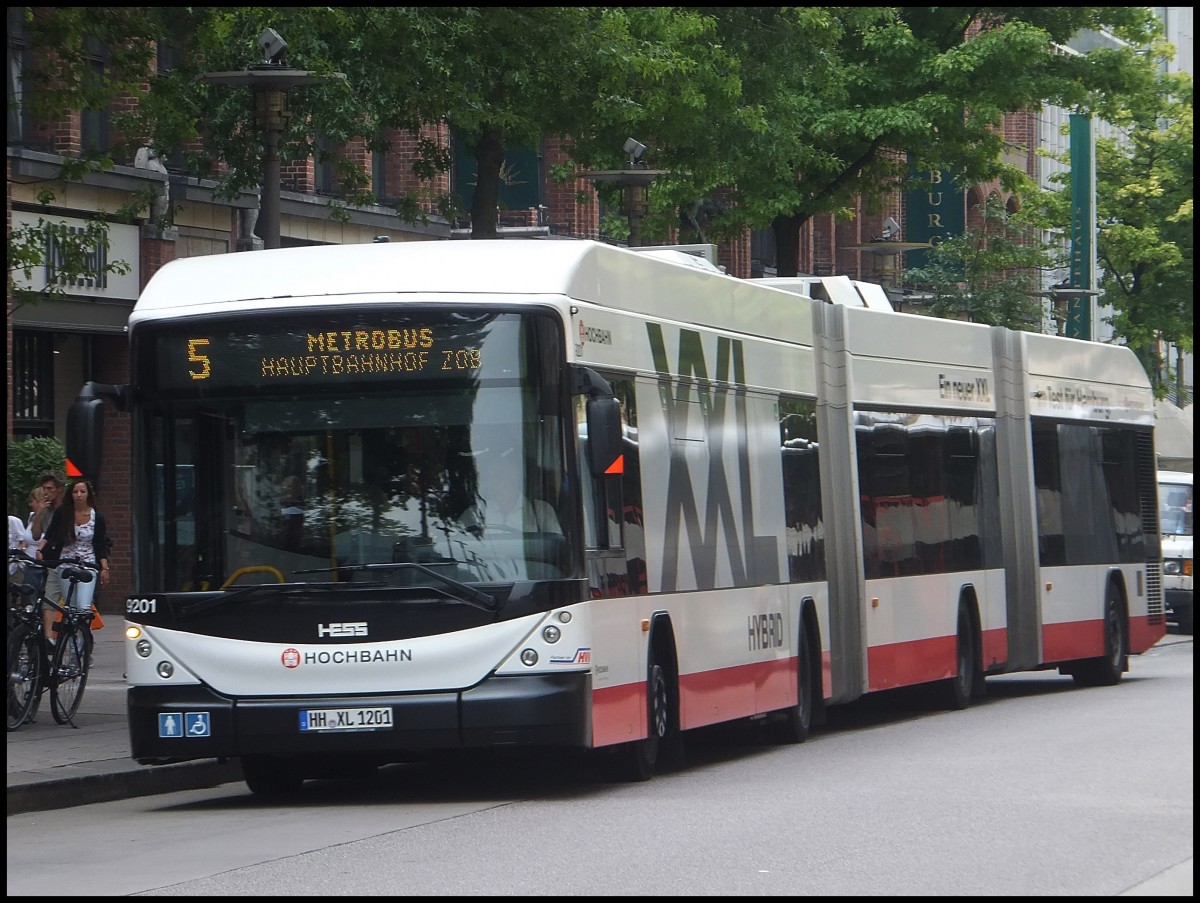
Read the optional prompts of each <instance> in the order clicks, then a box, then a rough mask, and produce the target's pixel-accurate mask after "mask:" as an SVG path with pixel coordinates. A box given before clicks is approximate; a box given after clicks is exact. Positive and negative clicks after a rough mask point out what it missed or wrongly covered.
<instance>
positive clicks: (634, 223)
mask: <svg viewBox="0 0 1200 903" xmlns="http://www.w3.org/2000/svg"><path fill="white" fill-rule="evenodd" d="M625 152H626V153H627V154H629V162H628V163H626V164H625V165H624V166H622V167H621V168H620V169H602V170H597V171H596V172H585V173H584V174H583V178H585V179H589V180H590V181H592V182H607V183H609V184H610V185H616V186H617V187H618V188H620V189H621V208H622V209H621V212H622V213H624V214H625V217H626V218H627V219H628V220H629V247H631V248H637V247H640V246H641V244H642V219H643V218H644V217H645V216H646V189H647V188H649V187H650V183H652V182H653V181H654V180H655V179H658V178H661V177H662V176H665V175H667V174H668V173H667V170H665V169H647V168H646V164H645V162H644V161H643V160H642V156H643V155H644V154H645V153H646V145H644V144H642V143H641V142H640V141H636V140H634V139H633V138H630V139H628V140H627V141H626V142H625Z"/></svg>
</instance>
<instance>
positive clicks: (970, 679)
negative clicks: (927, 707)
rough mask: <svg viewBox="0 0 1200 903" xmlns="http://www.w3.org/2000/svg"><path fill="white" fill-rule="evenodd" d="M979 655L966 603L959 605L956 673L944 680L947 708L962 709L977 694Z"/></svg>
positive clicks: (955, 648) (943, 687) (943, 688)
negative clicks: (976, 682)
mask: <svg viewBox="0 0 1200 903" xmlns="http://www.w3.org/2000/svg"><path fill="white" fill-rule="evenodd" d="M978 659H979V656H978V654H977V653H976V651H975V628H974V626H973V625H972V623H971V615H970V613H969V612H968V611H967V606H966V605H959V606H958V630H957V631H956V633H955V639H954V665H955V672H956V673H955V675H954V676H953V677H950V678H947V679H946V680H945V681H943V682H942V699H943V702H944V705H945V707H946V708H948V709H951V710H952V711H961V710H963V709H965V708H967V707H968V706H969V705H970V704H971V699H972V698H973V697H974V695H975V675H976V674H977V673H978V670H979V667H978Z"/></svg>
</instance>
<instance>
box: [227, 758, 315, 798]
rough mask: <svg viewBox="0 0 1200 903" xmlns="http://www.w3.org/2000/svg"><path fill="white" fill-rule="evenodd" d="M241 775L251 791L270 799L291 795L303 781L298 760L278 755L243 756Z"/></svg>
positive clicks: (302, 773)
mask: <svg viewBox="0 0 1200 903" xmlns="http://www.w3.org/2000/svg"><path fill="white" fill-rule="evenodd" d="M242 777H243V779H245V781H246V786H247V787H249V788H250V792H251V793H253V794H254V795H255V796H264V797H269V798H271V799H281V798H285V797H289V796H292V795H294V794H295V793H296V792H297V791H299V789H300V785H301V784H303V783H304V772H303V770H302V769H301V767H300V762H299V761H297V760H296V759H283V758H279V757H278V756H243V757H242Z"/></svg>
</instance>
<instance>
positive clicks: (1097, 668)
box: [1071, 586, 1129, 687]
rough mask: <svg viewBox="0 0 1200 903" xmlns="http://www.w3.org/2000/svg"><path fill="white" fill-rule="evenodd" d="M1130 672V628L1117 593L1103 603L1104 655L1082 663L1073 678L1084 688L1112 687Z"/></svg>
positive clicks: (1075, 670) (1110, 588)
mask: <svg viewBox="0 0 1200 903" xmlns="http://www.w3.org/2000/svg"><path fill="white" fill-rule="evenodd" d="M1128 670H1129V626H1128V624H1127V623H1126V620H1125V611H1124V608H1123V607H1122V605H1121V599H1120V596H1119V595H1118V593H1117V591H1116V589H1114V588H1113V587H1111V586H1110V587H1109V589H1108V595H1107V597H1106V598H1105V600H1104V655H1102V656H1100V657H1099V658H1093V659H1088V660H1087V661H1084V662H1080V663H1079V664H1078V665H1077V666H1076V667H1075V668H1074V669H1073V670H1072V672H1071V676H1072V677H1073V678H1074V679H1075V683H1077V684H1078V685H1079V686H1081V687H1112V686H1116V685H1117V684H1119V683H1120V682H1121V676H1122V675H1123V674H1124V673H1125V672H1126V671H1128Z"/></svg>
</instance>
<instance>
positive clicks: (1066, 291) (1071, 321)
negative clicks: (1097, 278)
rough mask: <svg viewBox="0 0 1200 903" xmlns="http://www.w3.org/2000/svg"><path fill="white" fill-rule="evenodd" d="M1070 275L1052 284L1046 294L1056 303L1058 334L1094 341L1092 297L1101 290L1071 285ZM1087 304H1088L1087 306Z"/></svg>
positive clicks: (1055, 315) (1055, 314)
mask: <svg viewBox="0 0 1200 903" xmlns="http://www.w3.org/2000/svg"><path fill="white" fill-rule="evenodd" d="M1070 281H1071V280H1070V277H1069V276H1068V277H1067V278H1066V279H1064V280H1063V281H1062V282H1060V283H1058V284H1057V285H1052V286H1050V290H1049V291H1048V292H1046V295H1047V296H1049V297H1050V299H1051V301H1052V302H1053V304H1054V320H1055V321H1056V323H1057V326H1058V334H1059V335H1065V336H1070V337H1071V338H1075V339H1087V340H1088V341H1094V340H1095V338H1096V337H1095V335H1094V334H1093V330H1092V323H1091V321H1092V317H1091V303H1092V301H1091V299H1092V298H1095V297H1097V296H1098V295H1099V294H1100V292H1097V291H1093V290H1092V289H1089V288H1075V287H1073V286H1071V285H1070V284H1069V283H1070ZM1085 305H1086V306H1085Z"/></svg>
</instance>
